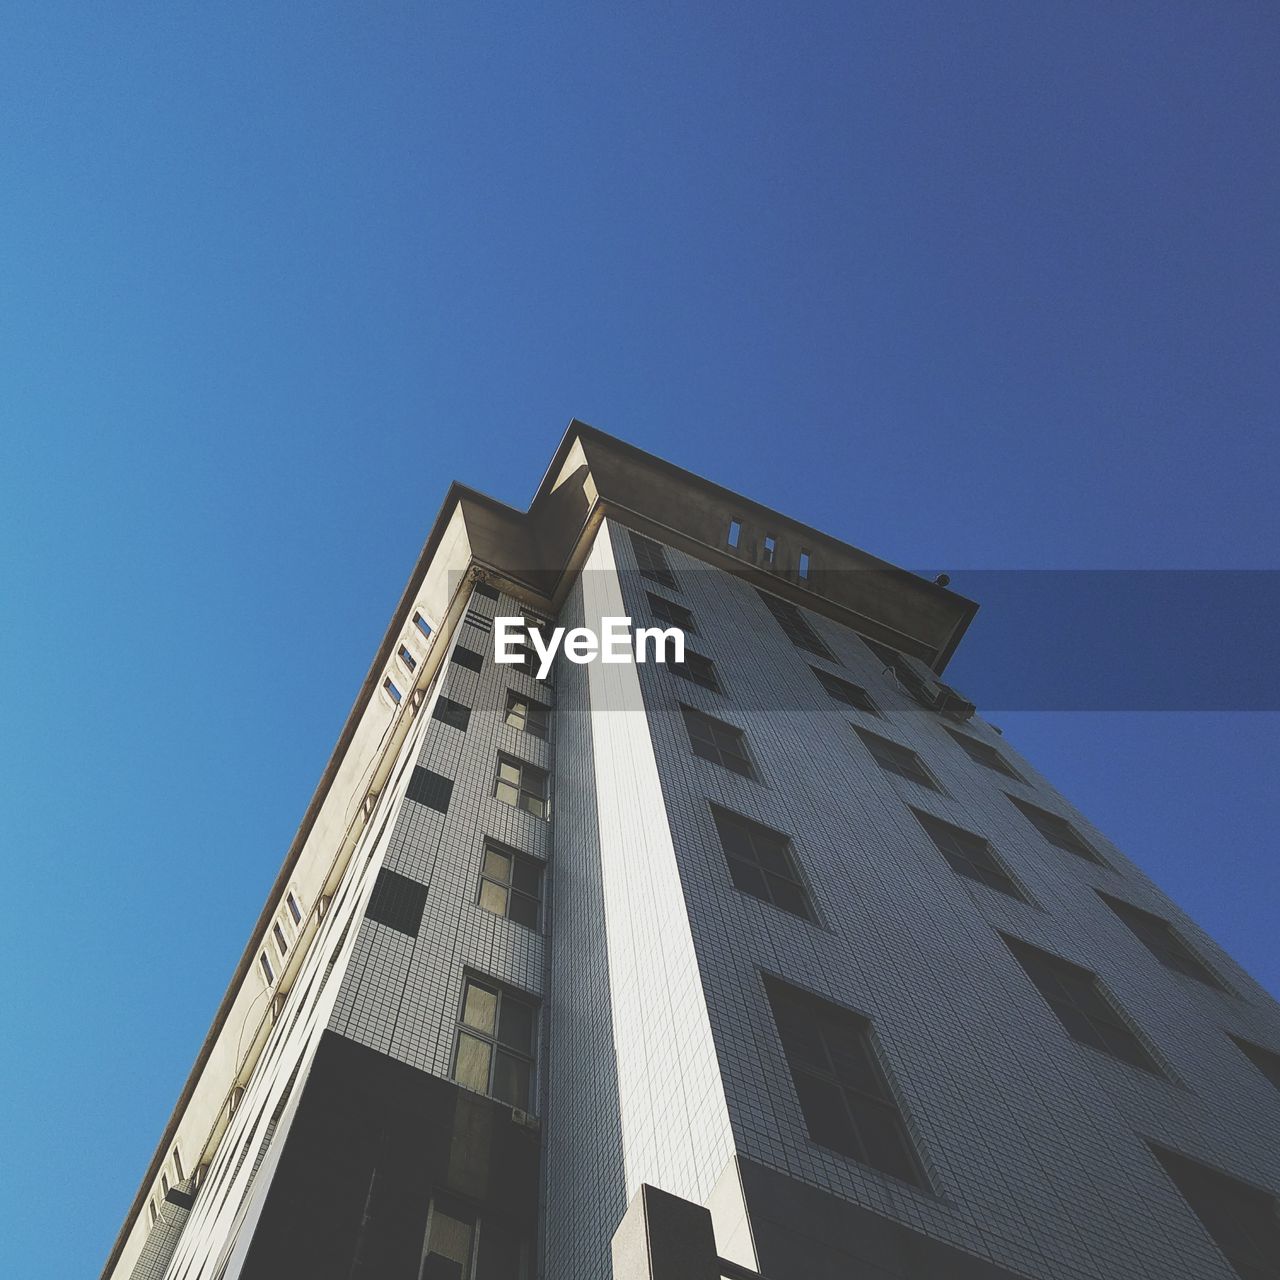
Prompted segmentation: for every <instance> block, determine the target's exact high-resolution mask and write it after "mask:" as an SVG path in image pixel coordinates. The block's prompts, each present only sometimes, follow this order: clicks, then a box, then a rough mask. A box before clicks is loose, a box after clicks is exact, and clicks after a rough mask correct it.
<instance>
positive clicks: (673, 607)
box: [645, 591, 698, 635]
mask: <svg viewBox="0 0 1280 1280" xmlns="http://www.w3.org/2000/svg"><path fill="white" fill-rule="evenodd" d="M645 595H647V596H648V597H649V609H650V612H651V613H652V614H653V616H654V617H655V618H657V619H658V620H659V621H660V622H665V623H666V624H667V626H669V627H679V628H680V630H681V631H687V632H688V633H689V634H690V635H696V634H697V631H698V629H697V627H695V626H694V625H693V614H691V613H690V612H689V610H688V609H686V608H685V607H684V605H682V604H676V602H675V601H674V600H664V599H663V598H662V597H661V596H655V595H654V594H653V592H652V591H646V592H645Z"/></svg>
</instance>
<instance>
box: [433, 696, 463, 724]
mask: <svg viewBox="0 0 1280 1280" xmlns="http://www.w3.org/2000/svg"><path fill="white" fill-rule="evenodd" d="M431 716H432V719H434V720H439V721H441V722H442V723H443V724H451V725H453V727H454V728H455V729H461V730H462V732H463V733H466V731H467V725H469V724H470V723H471V708H470V707H468V706H466V705H465V704H464V703H461V702H454V700H453V699H452V698H446V697H445V696H444V694H441V695H440V696H439V697H438V698H437V699H436V705H435V706H434V707H432V708H431Z"/></svg>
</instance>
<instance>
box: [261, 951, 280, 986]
mask: <svg viewBox="0 0 1280 1280" xmlns="http://www.w3.org/2000/svg"><path fill="white" fill-rule="evenodd" d="M258 964H259V965H260V966H261V967H262V976H263V977H264V978H266V980H267V982H268V984H270V983H272V982H274V981H275V980H276V971H275V970H274V969H273V968H272V967H271V960H270V958H269V957H268V956H267V953H266V952H265V951H264V952H263V953H262V954H261V955H260V956H259V957H258Z"/></svg>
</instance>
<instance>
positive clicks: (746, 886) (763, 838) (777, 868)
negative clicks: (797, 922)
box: [711, 805, 813, 920]
mask: <svg viewBox="0 0 1280 1280" xmlns="http://www.w3.org/2000/svg"><path fill="white" fill-rule="evenodd" d="M711 816H712V817H713V818H714V819H715V824H716V831H717V832H719V835H720V847H721V848H722V849H723V850H724V856H725V861H726V862H728V864H729V877H730V879H731V880H732V881H733V884H734V888H736V889H741V890H742V892H743V893H749V894H750V895H751V896H752V897H753V898H759V899H760V900H761V901H762V902H770V903H772V904H773V905H774V906H775V907H781V908H782V910H783V911H790V912H791V914H792V915H795V916H803V917H804V918H805V919H806V920H812V919H813V911H812V910H811V908H810V906H809V895H808V894H807V893H806V892H805V887H804V884H803V882H802V881H801V879H800V873H799V871H797V870H796V864H795V859H794V858H793V857H792V854H791V841H790V840H788V839H787V837H786V836H784V835H781V834H779V833H778V832H777V831H771V830H770V829H769V828H768V827H762V826H761V825H760V824H759V823H758V822H752V821H751V819H750V818H744V817H743V816H742V815H741V814H738V813H730V812H729V811H728V810H727V809H721V808H718V807H717V806H715V805H713V806H712V808H711Z"/></svg>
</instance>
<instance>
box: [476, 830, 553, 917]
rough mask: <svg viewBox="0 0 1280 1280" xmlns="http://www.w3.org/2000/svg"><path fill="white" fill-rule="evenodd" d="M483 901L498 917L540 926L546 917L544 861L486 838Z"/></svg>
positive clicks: (485, 906)
mask: <svg viewBox="0 0 1280 1280" xmlns="http://www.w3.org/2000/svg"><path fill="white" fill-rule="evenodd" d="M479 903H480V905H481V906H482V907H483V908H484V909H485V910H486V911H492V912H493V914H494V915H496V916H506V917H508V919H511V920H514V921H515V922H516V923H517V924H522V925H524V926H525V928H527V929H537V928H538V927H539V921H540V919H541V916H542V863H540V862H539V861H538V860H537V859H536V858H530V857H527V856H526V855H525V854H523V853H518V852H516V850H515V849H508V848H507V847H506V846H505V845H500V844H498V843H496V842H495V841H493V840H488V841H486V842H485V846H484V862H483V864H482V866H481V871H480V897H479Z"/></svg>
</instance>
